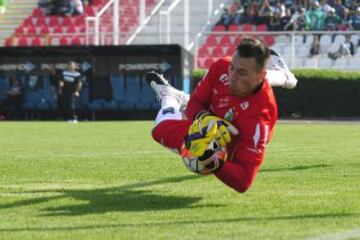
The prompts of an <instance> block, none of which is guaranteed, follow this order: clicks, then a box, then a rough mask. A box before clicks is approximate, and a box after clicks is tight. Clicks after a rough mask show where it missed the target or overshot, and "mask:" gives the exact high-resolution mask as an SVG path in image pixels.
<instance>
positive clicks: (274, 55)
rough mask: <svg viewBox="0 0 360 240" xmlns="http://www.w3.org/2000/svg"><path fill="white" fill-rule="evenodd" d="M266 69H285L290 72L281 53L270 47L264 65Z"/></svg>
mask: <svg viewBox="0 0 360 240" xmlns="http://www.w3.org/2000/svg"><path fill="white" fill-rule="evenodd" d="M266 69H269V70H275V69H279V70H286V71H288V72H290V70H289V68H288V66H287V65H286V63H285V61H284V59H283V58H282V57H281V55H280V54H279V53H278V52H276V51H274V50H272V49H270V59H269V62H268V64H267V66H266Z"/></svg>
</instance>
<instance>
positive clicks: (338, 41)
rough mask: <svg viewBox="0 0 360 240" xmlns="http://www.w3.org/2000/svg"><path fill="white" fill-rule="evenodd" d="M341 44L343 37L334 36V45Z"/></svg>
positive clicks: (343, 40)
mask: <svg viewBox="0 0 360 240" xmlns="http://www.w3.org/2000/svg"><path fill="white" fill-rule="evenodd" d="M343 42H345V36H344V35H339V34H338V35H336V36H335V39H334V43H337V44H339V45H340V44H342V43H343Z"/></svg>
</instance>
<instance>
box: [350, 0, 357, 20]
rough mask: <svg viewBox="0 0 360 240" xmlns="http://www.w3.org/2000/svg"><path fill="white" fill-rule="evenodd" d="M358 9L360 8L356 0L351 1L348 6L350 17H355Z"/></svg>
mask: <svg viewBox="0 0 360 240" xmlns="http://www.w3.org/2000/svg"><path fill="white" fill-rule="evenodd" d="M358 7H360V4H359V3H358V0H352V1H351V3H350V5H349V6H348V9H349V11H350V16H354V15H356V11H357V8H358Z"/></svg>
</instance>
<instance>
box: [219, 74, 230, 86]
mask: <svg viewBox="0 0 360 240" xmlns="http://www.w3.org/2000/svg"><path fill="white" fill-rule="evenodd" d="M219 80H220V82H222V83H223V84H224V85H228V84H229V76H228V75H227V74H223V75H221V76H220V78H219Z"/></svg>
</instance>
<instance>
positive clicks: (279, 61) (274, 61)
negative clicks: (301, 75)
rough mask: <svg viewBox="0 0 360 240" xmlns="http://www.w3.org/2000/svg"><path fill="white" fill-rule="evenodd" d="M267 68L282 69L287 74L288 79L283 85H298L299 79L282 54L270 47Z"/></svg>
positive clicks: (290, 86)
mask: <svg viewBox="0 0 360 240" xmlns="http://www.w3.org/2000/svg"><path fill="white" fill-rule="evenodd" d="M266 69H268V70H281V71H283V72H284V73H285V74H286V77H287V80H286V81H285V83H284V84H283V85H282V87H284V88H289V89H292V88H294V87H296V84H297V79H296V78H295V76H294V74H293V73H292V72H291V71H290V70H289V68H288V66H287V65H286V63H285V61H284V59H283V58H282V57H281V55H280V54H279V53H277V52H276V51H274V50H272V49H270V59H269V62H268V64H267V66H266Z"/></svg>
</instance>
